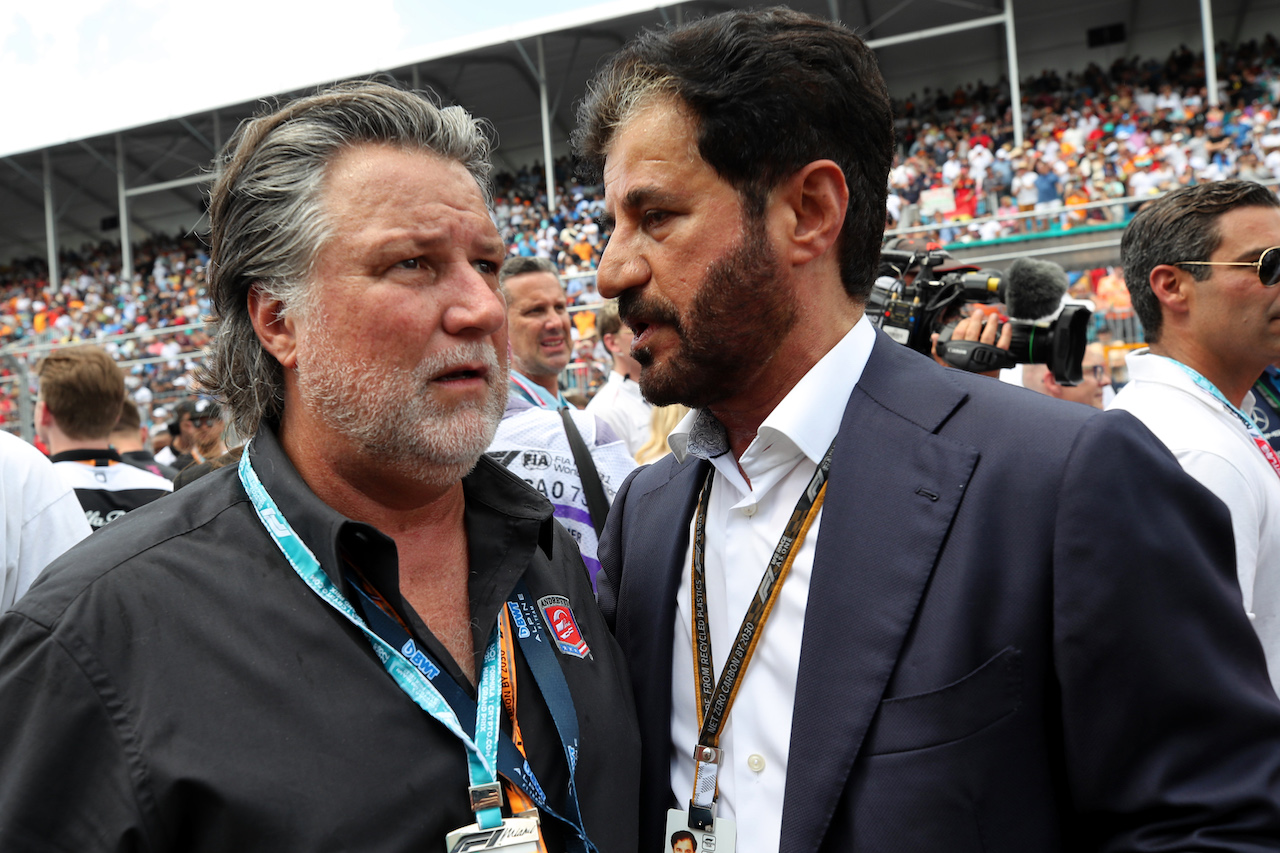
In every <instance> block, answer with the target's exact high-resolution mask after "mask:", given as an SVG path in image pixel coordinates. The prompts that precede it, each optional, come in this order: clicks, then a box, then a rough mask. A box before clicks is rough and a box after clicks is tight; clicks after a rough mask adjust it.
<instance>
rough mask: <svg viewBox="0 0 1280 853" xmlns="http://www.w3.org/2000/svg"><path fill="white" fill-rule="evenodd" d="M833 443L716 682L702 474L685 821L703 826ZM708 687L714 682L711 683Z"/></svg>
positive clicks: (818, 498) (819, 495)
mask: <svg viewBox="0 0 1280 853" xmlns="http://www.w3.org/2000/svg"><path fill="white" fill-rule="evenodd" d="M834 451H835V442H834V441H832V443H831V446H830V447H828V448H827V453H826V455H825V456H823V457H822V461H821V462H820V463H818V468H817V470H816V471H814V472H813V478H812V479H810V480H809V485H808V486H807V487H806V488H805V490H804V492H803V494H801V495H800V499H799V500H798V501H796V507H795V509H794V510H792V512H791V518H790V519H789V520H788V521H787V526H786V528H785V529H784V530H783V532H782V538H781V539H779V540H778V544H777V546H776V547H775V548H774V549H773V556H772V557H771V558H770V559H769V564H768V565H767V566H766V567H765V570H764V576H763V577H762V578H761V579H760V585H759V587H758V588H757V589H756V594H755V597H754V598H753V599H752V601H751V605H750V606H749V607H748V608H747V613H746V615H745V616H744V617H743V618H742V625H741V626H740V627H739V628H738V635H737V637H736V638H735V639H734V641H733V646H732V648H731V649H730V651H729V657H728V659H727V660H726V661H725V665H724V669H723V670H722V671H721V673H720V678H719V680H716V677H715V665H714V662H713V658H712V652H711V625H710V620H709V619H708V617H707V581H706V533H707V507H708V506H709V505H710V503H711V484H712V482H713V481H714V480H715V468H712V469H711V470H710V471H709V472H707V479H706V482H705V483H703V486H702V495H701V497H700V498H699V499H698V514H697V516H696V519H695V521H694V529H693V571H692V577H693V580H692V584H691V586H692V594H693V661H694V674H693V681H694V693H695V695H696V696H697V711H698V725H699V732H698V744H697V749H696V750H695V751H694V795H693V800H692V802H691V803H690V808H689V815H690V825H694V826H698V827H702V828H706V827H708V826H709V825H710V822H711V820H712V818H713V814H712V812H713V809H712V806H713V805H714V802H715V797H716V790H717V785H716V777H717V775H718V774H717V771H716V766H717V765H718V764H719V763H720V757H721V753H720V749H719V743H720V731H721V729H722V728H723V726H724V721H725V718H726V717H728V715H729V711H730V709H731V708H732V707H733V702H734V699H735V698H737V695H738V688H739V686H740V685H741V683H742V677H743V675H744V674H745V673H746V670H747V665H748V664H749V663H750V662H751V656H752V654H753V653H754V652H755V649H756V645H757V644H758V643H759V642H760V636H761V635H762V634H763V633H764V625H765V622H766V621H767V620H768V619H769V614H770V613H771V612H772V611H773V605H774V603H775V602H776V601H777V598H778V594H779V593H780V592H781V591H782V584H783V581H785V580H786V579H787V574H788V573H789V572H790V571H791V565H792V563H794V562H795V558H796V555H797V554H799V551H800V546H801V545H802V544H803V542H804V538H805V536H806V535H807V534H808V532H809V528H810V527H811V526H812V524H813V521H814V519H816V518H817V516H818V510H820V509H821V508H822V501H823V498H824V497H825V495H826V484H827V473H828V472H829V471H830V470H831V457H832V454H833V452H834ZM713 685H714V686H713Z"/></svg>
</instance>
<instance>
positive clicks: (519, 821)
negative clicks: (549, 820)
mask: <svg viewBox="0 0 1280 853" xmlns="http://www.w3.org/2000/svg"><path fill="white" fill-rule="evenodd" d="M444 849H445V850H447V851H449V853H472V851H477V850H501V851H502V853H538V821H537V819H536V818H527V817H506V818H503V819H502V825H501V826H499V827H496V828H494V829H481V828H480V827H479V826H477V825H476V824H474V823H473V824H471V825H470V826H464V827H462V828H461V829H455V830H454V831H453V832H451V833H449V834H448V835H446V836H445V839H444Z"/></svg>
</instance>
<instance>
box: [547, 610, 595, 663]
mask: <svg viewBox="0 0 1280 853" xmlns="http://www.w3.org/2000/svg"><path fill="white" fill-rule="evenodd" d="M538 607H539V608H541V610H542V615H543V616H545V617H546V620H547V625H548V626H549V627H550V628H551V633H552V634H555V637H556V646H557V647H559V649H560V653H561V654H565V655H573V656H574V657H576V658H585V657H586V656H587V655H589V654H591V649H589V648H587V641H586V640H584V639H582V632H581V631H579V630H578V623H577V622H576V621H574V618H573V611H572V610H570V609H569V599H568V598H566V597H564V596H563V595H546V596H543V597H542V598H539V599H538Z"/></svg>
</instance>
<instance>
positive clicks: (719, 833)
mask: <svg viewBox="0 0 1280 853" xmlns="http://www.w3.org/2000/svg"><path fill="white" fill-rule="evenodd" d="M737 843H738V826H737V824H735V823H734V822H733V821H732V820H730V819H729V818H727V817H718V818H716V819H715V824H714V825H713V826H712V828H710V829H702V828H699V827H695V826H690V825H689V813H688V812H687V811H685V810H684V809H671V810H670V811H668V812H667V834H666V835H665V836H663V847H662V850H660V851H656V853H733V850H734V848H735V847H736V846H737ZM668 845H669V846H668Z"/></svg>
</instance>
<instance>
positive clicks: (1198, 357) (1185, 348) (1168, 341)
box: [1148, 337, 1266, 409]
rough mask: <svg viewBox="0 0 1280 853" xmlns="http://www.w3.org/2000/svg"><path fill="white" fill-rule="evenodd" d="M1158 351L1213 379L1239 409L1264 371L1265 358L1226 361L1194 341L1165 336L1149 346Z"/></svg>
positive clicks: (1215, 385)
mask: <svg viewBox="0 0 1280 853" xmlns="http://www.w3.org/2000/svg"><path fill="white" fill-rule="evenodd" d="M1148 348H1149V349H1150V350H1151V352H1153V353H1155V354H1156V355H1162V356H1164V357H1165V358H1171V359H1173V360H1174V361H1177V362H1179V363H1181V364H1185V365H1186V366H1187V367H1190V368H1191V369H1192V370H1194V371H1196V372H1197V373H1199V374H1200V375H1201V376H1203V377H1204V378H1205V379H1208V380H1209V381H1210V382H1212V383H1213V385H1214V387H1215V388H1217V389H1218V390H1219V391H1221V392H1222V396H1224V397H1226V398H1227V400H1228V401H1230V403H1231V405H1233V406H1235V407H1236V408H1237V409H1238V408H1240V406H1241V405H1243V404H1244V397H1245V394H1247V393H1248V392H1249V389H1250V388H1251V387H1253V383H1254V382H1255V381H1257V379H1258V377H1259V376H1261V375H1262V370H1263V368H1264V367H1266V363H1265V361H1263V362H1262V363H1260V364H1258V365H1256V366H1255V365H1252V364H1250V365H1238V364H1232V363H1229V362H1226V361H1224V360H1223V359H1222V358H1221V357H1220V356H1219V355H1218V354H1217V353H1215V352H1213V351H1212V350H1210V349H1209V348H1207V347H1203V346H1200V345H1199V344H1198V343H1196V342H1195V341H1186V340H1181V339H1178V338H1170V337H1166V338H1165V339H1163V340H1161V341H1160V342H1159V343H1154V344H1150V345H1149V347H1148Z"/></svg>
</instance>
